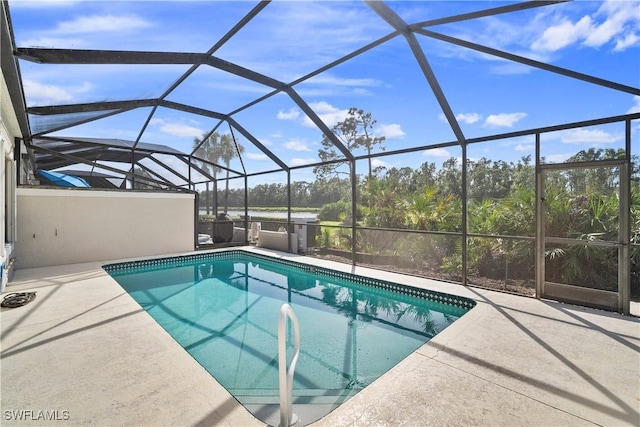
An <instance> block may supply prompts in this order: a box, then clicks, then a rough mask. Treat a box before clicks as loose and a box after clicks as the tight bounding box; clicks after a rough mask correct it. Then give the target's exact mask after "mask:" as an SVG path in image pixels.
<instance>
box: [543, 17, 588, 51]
mask: <svg viewBox="0 0 640 427" xmlns="http://www.w3.org/2000/svg"><path fill="white" fill-rule="evenodd" d="M591 25H592V23H591V18H590V17H589V16H583V17H582V18H581V19H580V20H579V21H577V22H576V23H573V22H571V21H569V20H568V19H565V20H564V21H562V22H561V23H560V24H558V25H554V26H551V27H549V28H547V29H546V30H545V31H544V33H542V36H541V37H540V38H539V39H538V40H536V41H534V42H533V43H532V44H531V49H533V50H542V51H552V52H554V51H556V50H560V49H562V48H565V47H567V46H569V45H571V44H573V43H575V42H576V41H578V40H579V39H583V38H585V37H586V36H588V35H589V33H590V32H591V31H592V28H591Z"/></svg>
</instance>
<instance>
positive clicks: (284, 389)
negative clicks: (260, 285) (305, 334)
mask: <svg viewBox="0 0 640 427" xmlns="http://www.w3.org/2000/svg"><path fill="white" fill-rule="evenodd" d="M288 318H290V319H291V323H292V324H293V335H294V342H293V346H294V347H293V357H292V358H291V364H290V365H289V369H288V370H287V324H288V322H287V320H288ZM299 354H300V325H299V324H298V318H297V317H296V314H295V313H294V312H293V309H292V308H291V306H290V305H289V304H287V303H285V304H282V307H280V318H279V320H278V378H279V382H280V427H289V426H292V425H295V424H297V422H298V417H297V416H296V415H295V414H294V413H293V411H292V399H293V396H292V395H293V374H294V373H295V369H296V363H297V362H298V355H299Z"/></svg>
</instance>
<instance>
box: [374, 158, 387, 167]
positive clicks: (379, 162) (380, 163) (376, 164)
mask: <svg viewBox="0 0 640 427" xmlns="http://www.w3.org/2000/svg"><path fill="white" fill-rule="evenodd" d="M371 166H372V167H374V168H380V167H382V168H386V167H388V166H389V164H388V163H387V162H383V161H382V160H380V159H371Z"/></svg>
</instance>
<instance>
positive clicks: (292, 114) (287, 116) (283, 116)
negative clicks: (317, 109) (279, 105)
mask: <svg viewBox="0 0 640 427" xmlns="http://www.w3.org/2000/svg"><path fill="white" fill-rule="evenodd" d="M299 116H300V110H298V109H297V108H290V109H289V111H283V110H280V111H278V115H277V117H278V120H295V119H297V118H298V117H299Z"/></svg>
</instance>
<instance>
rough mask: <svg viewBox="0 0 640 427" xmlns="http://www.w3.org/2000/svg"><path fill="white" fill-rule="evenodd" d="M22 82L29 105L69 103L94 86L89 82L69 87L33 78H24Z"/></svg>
mask: <svg viewBox="0 0 640 427" xmlns="http://www.w3.org/2000/svg"><path fill="white" fill-rule="evenodd" d="M22 83H23V88H24V93H25V96H26V98H27V99H28V100H29V106H34V105H47V104H61V103H66V104H69V103H71V102H74V101H75V100H76V97H77V96H78V95H80V94H83V93H87V92H89V91H90V90H91V89H92V87H93V86H92V85H91V84H90V83H87V82H84V83H82V84H80V85H78V86H67V87H63V86H57V85H49V84H43V83H40V82H37V81H35V80H31V79H23V81H22Z"/></svg>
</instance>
